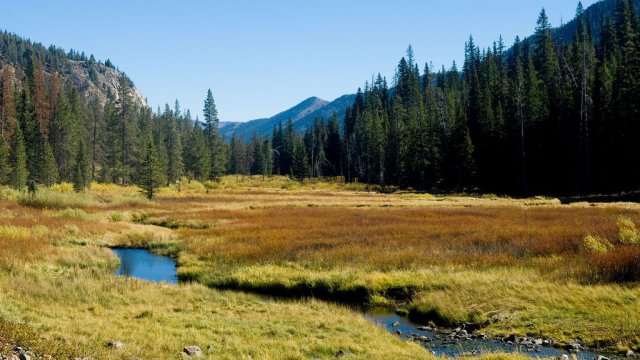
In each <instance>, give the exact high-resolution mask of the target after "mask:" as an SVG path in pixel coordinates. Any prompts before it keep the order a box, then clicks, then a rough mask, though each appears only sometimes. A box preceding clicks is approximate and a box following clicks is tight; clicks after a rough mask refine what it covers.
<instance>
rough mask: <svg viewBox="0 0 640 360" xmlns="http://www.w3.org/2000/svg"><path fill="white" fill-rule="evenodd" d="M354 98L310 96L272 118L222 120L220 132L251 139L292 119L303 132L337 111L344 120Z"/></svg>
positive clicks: (266, 133)
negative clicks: (315, 120)
mask: <svg viewBox="0 0 640 360" xmlns="http://www.w3.org/2000/svg"><path fill="white" fill-rule="evenodd" d="M354 98H355V95H344V96H341V97H339V98H337V99H336V100H334V101H331V102H328V101H326V100H323V99H320V98H318V97H310V98H308V99H306V100H304V101H302V102H301V103H299V104H297V105H295V106H294V107H292V108H290V109H287V110H285V111H283V112H281V113H279V114H277V115H274V116H272V117H270V118H265V119H257V120H251V121H247V122H222V123H220V132H221V133H222V135H223V136H224V137H225V138H227V139H229V138H231V136H233V135H234V134H235V135H236V136H238V137H240V138H242V139H244V140H249V139H250V138H251V136H253V134H254V133H256V134H257V135H260V136H263V135H271V133H272V131H273V128H274V127H275V126H278V124H279V123H281V122H282V124H285V123H286V122H287V121H289V119H291V121H292V122H293V128H294V130H295V131H297V132H300V133H302V132H304V131H305V130H306V129H308V128H309V127H310V126H311V124H312V123H313V120H314V119H316V118H323V119H326V120H328V119H329V118H330V117H331V116H332V115H333V113H336V114H337V116H338V120H340V121H342V119H343V118H344V113H345V109H346V108H347V106H349V105H351V104H352V103H353V100H354Z"/></svg>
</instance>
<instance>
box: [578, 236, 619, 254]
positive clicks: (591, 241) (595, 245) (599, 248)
mask: <svg viewBox="0 0 640 360" xmlns="http://www.w3.org/2000/svg"><path fill="white" fill-rule="evenodd" d="M582 247H583V248H584V249H585V250H586V251H588V252H590V253H592V254H606V253H607V252H609V251H610V250H613V244H611V243H610V242H609V240H607V239H605V238H601V237H598V236H593V235H587V236H585V238H584V240H583V241H582Z"/></svg>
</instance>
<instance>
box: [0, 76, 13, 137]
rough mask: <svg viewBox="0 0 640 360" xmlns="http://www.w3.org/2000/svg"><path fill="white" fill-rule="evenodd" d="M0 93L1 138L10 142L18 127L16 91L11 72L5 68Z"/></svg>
mask: <svg viewBox="0 0 640 360" xmlns="http://www.w3.org/2000/svg"><path fill="white" fill-rule="evenodd" d="M0 86H1V87H2V88H1V90H2V91H1V92H0V136H2V137H4V139H5V140H7V141H8V140H9V139H10V138H11V135H12V134H13V131H14V128H15V126H16V111H15V103H14V93H15V89H14V86H13V83H12V80H11V70H10V68H9V66H5V67H4V69H3V70H2V79H1V84H0Z"/></svg>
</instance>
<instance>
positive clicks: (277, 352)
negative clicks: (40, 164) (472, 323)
mask: <svg viewBox="0 0 640 360" xmlns="http://www.w3.org/2000/svg"><path fill="white" fill-rule="evenodd" d="M136 196H137V195H136ZM117 207H118V209H117V210H115V211H120V212H122V213H130V212H131V210H130V208H129V206H128V205H122V203H121V204H119V205H117ZM0 208H3V209H4V210H6V211H10V212H11V214H12V216H10V217H3V218H0V288H1V289H6V290H9V289H10V291H1V292H0V340H2V341H0V342H2V344H5V343H7V344H20V345H21V346H29V347H31V348H32V349H33V350H34V351H35V352H37V353H40V354H47V355H52V356H53V357H54V358H74V357H81V356H91V357H93V358H101V359H102V358H105V359H107V358H108V359H114V358H122V359H130V358H132V357H143V358H162V359H166V358H179V357H180V356H179V355H180V352H181V351H182V348H183V347H184V346H186V345H198V346H200V347H201V348H202V349H203V350H204V354H205V356H206V357H207V358H216V359H242V358H245V359H249V358H252V359H282V358H287V359H309V358H323V359H324V358H335V354H336V353H338V352H339V351H344V352H346V353H348V354H352V355H353V358H358V359H370V358H416V359H420V358H425V359H426V358H429V355H428V353H427V352H425V351H424V350H423V349H421V348H420V347H419V346H418V345H415V344H411V343H406V342H403V341H401V340H400V339H398V338H396V337H394V336H393V335H391V334H389V333H387V332H386V331H385V330H384V329H381V328H378V327H376V326H375V325H373V324H371V323H369V322H368V321H366V320H365V319H364V318H363V317H362V316H360V315H359V314H357V313H354V312H353V311H351V310H349V309H347V308H345V307H341V306H337V305H331V304H326V303H323V302H320V301H316V300H295V301H277V300H270V299H266V298H262V297H258V296H255V295H249V294H241V293H235V292H223V291H218V290H212V289H210V288H208V287H206V286H203V285H199V284H196V283H194V284H183V285H177V286H169V285H162V284H152V283H147V282H143V281H137V280H132V279H126V278H116V277H114V276H113V271H114V270H115V267H116V266H117V258H116V257H115V255H114V254H113V253H112V252H110V251H109V250H108V249H107V248H105V246H115V245H120V246H135V247H140V246H142V247H147V248H151V249H152V250H153V251H156V252H161V253H167V254H169V255H173V256H177V255H178V253H179V252H180V251H181V248H179V246H180V243H178V241H177V240H176V237H175V234H173V233H172V232H171V231H170V230H169V229H167V228H162V227H157V226H153V225H140V224H135V223H129V222H126V221H124V219H118V220H119V221H112V217H111V215H112V213H113V212H114V210H112V209H111V206H105V207H102V206H100V207H97V208H94V207H88V208H86V210H82V211H81V212H80V211H76V210H73V209H76V208H72V209H71V210H66V209H63V210H47V209H41V208H33V207H22V206H19V205H18V204H17V203H15V202H12V201H5V202H0ZM152 209H153V205H151V206H150V210H152ZM110 341H122V342H123V343H124V344H125V346H124V347H123V348H122V349H112V348H109V347H108V346H107V344H108V343H109V342H110ZM210 345H211V347H212V349H209V346H210ZM2 346H4V345H2ZM10 347H11V346H8V348H0V352H2V351H8V350H10Z"/></svg>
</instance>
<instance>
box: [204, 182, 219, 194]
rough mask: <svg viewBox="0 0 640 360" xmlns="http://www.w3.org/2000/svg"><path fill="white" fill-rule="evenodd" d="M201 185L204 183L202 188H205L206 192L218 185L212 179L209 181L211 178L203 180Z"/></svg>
mask: <svg viewBox="0 0 640 360" xmlns="http://www.w3.org/2000/svg"><path fill="white" fill-rule="evenodd" d="M202 185H204V188H205V189H206V191H207V193H208V192H209V191H210V190H213V189H215V188H217V187H218V184H217V183H215V182H213V181H211V180H207V181H205V182H203V183H202Z"/></svg>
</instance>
